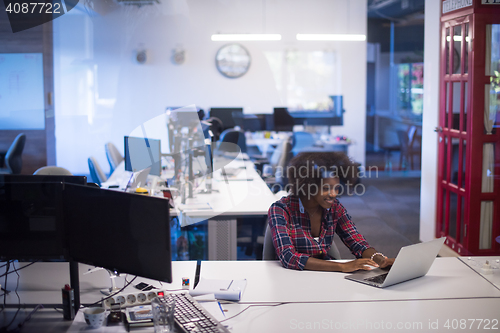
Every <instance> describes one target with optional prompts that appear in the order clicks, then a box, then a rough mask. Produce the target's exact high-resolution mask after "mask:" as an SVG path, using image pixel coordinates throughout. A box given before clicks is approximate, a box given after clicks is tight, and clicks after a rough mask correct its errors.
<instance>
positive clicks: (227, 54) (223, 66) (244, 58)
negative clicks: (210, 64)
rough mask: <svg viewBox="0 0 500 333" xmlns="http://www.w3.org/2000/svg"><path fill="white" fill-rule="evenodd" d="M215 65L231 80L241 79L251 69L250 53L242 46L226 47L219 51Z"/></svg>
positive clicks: (228, 45)
mask: <svg viewBox="0 0 500 333" xmlns="http://www.w3.org/2000/svg"><path fill="white" fill-rule="evenodd" d="M215 65H216V66H217V70H219V72H220V73H221V74H222V75H224V76H225V77H228V78H231V79H235V78H238V77H241V76H243V75H245V73H246V72H248V69H249V68H250V53H248V50H247V49H246V48H244V47H243V46H242V45H240V44H236V43H234V44H227V45H224V46H222V47H221V48H220V49H219V51H217V55H216V56H215Z"/></svg>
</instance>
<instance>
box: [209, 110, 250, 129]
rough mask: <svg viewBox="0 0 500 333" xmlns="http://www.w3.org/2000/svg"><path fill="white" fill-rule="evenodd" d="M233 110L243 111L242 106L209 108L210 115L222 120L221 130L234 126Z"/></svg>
mask: <svg viewBox="0 0 500 333" xmlns="http://www.w3.org/2000/svg"><path fill="white" fill-rule="evenodd" d="M233 112H241V113H243V108H211V109H210V117H216V118H219V119H220V120H221V121H222V130H223V131H224V130H226V129H228V128H233V127H234V126H236V124H235V122H234V119H233Z"/></svg>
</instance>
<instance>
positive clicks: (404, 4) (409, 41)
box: [367, 0, 437, 54]
mask: <svg viewBox="0 0 500 333" xmlns="http://www.w3.org/2000/svg"><path fill="white" fill-rule="evenodd" d="M436 1H437V0H436ZM424 9H425V0H368V36H367V39H368V42H369V43H379V44H380V45H381V51H382V52H389V50H390V36H391V31H390V26H391V22H393V23H394V51H395V52H415V53H419V54H421V53H422V51H423V49H424Z"/></svg>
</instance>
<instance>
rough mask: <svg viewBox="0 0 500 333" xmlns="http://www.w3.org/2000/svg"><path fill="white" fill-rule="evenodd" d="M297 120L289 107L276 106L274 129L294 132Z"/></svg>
mask: <svg viewBox="0 0 500 333" xmlns="http://www.w3.org/2000/svg"><path fill="white" fill-rule="evenodd" d="M294 125H295V120H294V119H293V117H292V116H291V115H290V113H289V112H288V109H287V108H274V130H275V131H282V132H292V131H293V126H294Z"/></svg>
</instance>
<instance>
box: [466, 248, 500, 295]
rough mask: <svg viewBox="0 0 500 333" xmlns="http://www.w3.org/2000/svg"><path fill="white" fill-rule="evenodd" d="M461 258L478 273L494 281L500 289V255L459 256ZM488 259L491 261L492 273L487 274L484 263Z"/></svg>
mask: <svg viewBox="0 0 500 333" xmlns="http://www.w3.org/2000/svg"><path fill="white" fill-rule="evenodd" d="M459 259H460V260H461V261H462V262H463V263H464V264H466V265H467V266H469V267H470V268H472V269H473V270H474V271H475V272H476V273H478V274H479V275H481V276H482V277H483V278H485V279H486V280H488V281H490V282H491V283H493V284H494V285H495V286H497V287H498V288H499V289H500V256H496V257H494V256H492V257H459ZM486 260H488V262H489V263H490V266H491V268H492V271H491V272H490V273H492V274H485V272H484V270H483V269H482V268H483V265H484V264H485V263H486Z"/></svg>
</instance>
